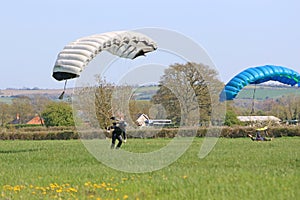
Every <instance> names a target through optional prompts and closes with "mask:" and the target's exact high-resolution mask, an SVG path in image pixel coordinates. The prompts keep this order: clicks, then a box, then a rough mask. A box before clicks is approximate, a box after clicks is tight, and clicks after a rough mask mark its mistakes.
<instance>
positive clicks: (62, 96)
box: [58, 80, 68, 99]
mask: <svg viewBox="0 0 300 200" xmlns="http://www.w3.org/2000/svg"><path fill="white" fill-rule="evenodd" d="M67 81H68V80H66V81H65V86H64V91H63V92H62V93H61V95H59V97H58V99H63V98H64V94H65V91H66V86H67Z"/></svg>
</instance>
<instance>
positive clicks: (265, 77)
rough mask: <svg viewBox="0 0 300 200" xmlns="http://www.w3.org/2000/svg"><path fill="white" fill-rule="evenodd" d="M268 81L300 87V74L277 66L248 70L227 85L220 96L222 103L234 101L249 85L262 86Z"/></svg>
mask: <svg viewBox="0 0 300 200" xmlns="http://www.w3.org/2000/svg"><path fill="white" fill-rule="evenodd" d="M267 81H278V82H280V83H283V84H286V85H290V86H294V85H297V84H298V87H300V74H299V73H298V72H296V71H294V70H292V69H289V68H286V67H282V66H276V65H264V66H258V67H251V68H248V69H246V70H244V71H242V72H241V73H239V74H237V75H236V76H235V77H233V78H232V79H231V80H230V81H229V82H228V83H227V84H226V85H225V87H224V89H223V90H222V92H221V94H220V101H226V100H233V99H234V98H235V97H236V96H237V94H238V93H239V92H240V90H241V89H243V88H244V87H245V86H247V85H249V84H260V83H264V82H267Z"/></svg>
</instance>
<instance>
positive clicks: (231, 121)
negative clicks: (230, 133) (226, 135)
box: [224, 107, 241, 126]
mask: <svg viewBox="0 0 300 200" xmlns="http://www.w3.org/2000/svg"><path fill="white" fill-rule="evenodd" d="M239 124H241V122H240V121H239V120H238V118H237V115H236V113H235V112H234V110H233V108H232V107H229V108H228V107H227V111H226V114H225V121H224V125H225V126H232V125H239Z"/></svg>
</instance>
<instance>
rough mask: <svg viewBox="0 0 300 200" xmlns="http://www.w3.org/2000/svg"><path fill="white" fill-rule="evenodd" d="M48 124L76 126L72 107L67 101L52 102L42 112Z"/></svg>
mask: <svg viewBox="0 0 300 200" xmlns="http://www.w3.org/2000/svg"><path fill="white" fill-rule="evenodd" d="M42 117H43V118H44V122H45V125H46V126H74V119H73V111H72V107H71V106H70V105H69V104H68V103H66V102H51V103H49V104H48V105H47V106H46V107H45V109H44V110H43V112H42Z"/></svg>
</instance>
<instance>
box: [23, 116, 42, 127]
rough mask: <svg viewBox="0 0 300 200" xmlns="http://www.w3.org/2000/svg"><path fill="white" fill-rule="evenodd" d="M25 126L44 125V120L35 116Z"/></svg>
mask: <svg viewBox="0 0 300 200" xmlns="http://www.w3.org/2000/svg"><path fill="white" fill-rule="evenodd" d="M26 124H35V125H44V119H43V118H41V117H40V116H38V115H35V117H34V118H32V119H31V120H29V121H28V122H27V123H26Z"/></svg>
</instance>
